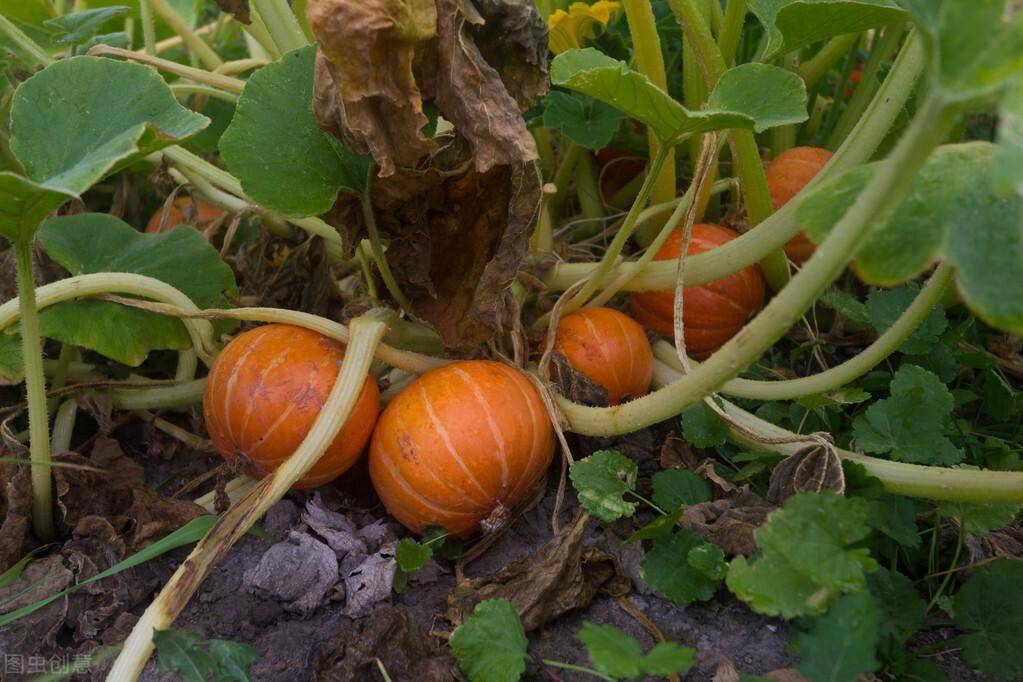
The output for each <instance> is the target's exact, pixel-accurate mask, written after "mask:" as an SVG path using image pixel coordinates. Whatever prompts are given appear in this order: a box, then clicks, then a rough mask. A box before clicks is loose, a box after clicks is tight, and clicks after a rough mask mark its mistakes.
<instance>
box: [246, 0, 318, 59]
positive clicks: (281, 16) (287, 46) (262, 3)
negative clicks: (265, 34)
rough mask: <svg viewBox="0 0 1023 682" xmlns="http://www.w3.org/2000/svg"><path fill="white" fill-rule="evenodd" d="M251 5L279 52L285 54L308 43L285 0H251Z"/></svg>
mask: <svg viewBox="0 0 1023 682" xmlns="http://www.w3.org/2000/svg"><path fill="white" fill-rule="evenodd" d="M252 6H253V7H254V8H255V9H256V11H257V12H259V16H260V17H262V18H263V22H264V23H265V24H266V28H267V30H268V31H269V32H270V37H271V38H273V41H274V44H275V45H276V46H277V49H278V50H280V52H281V54H287V53H289V52H291V51H292V50H297V49H298V48H300V47H305V46H306V45H308V44H309V40H308V39H307V38H306V35H305V33H303V31H302V27H301V26H300V25H299V23H298V19H297V18H296V17H295V13H294V12H292V11H291V7H290V6H289V5H288V3H287V1H286V0H252Z"/></svg>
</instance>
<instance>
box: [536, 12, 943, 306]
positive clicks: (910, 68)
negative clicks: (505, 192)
mask: <svg viewBox="0 0 1023 682" xmlns="http://www.w3.org/2000/svg"><path fill="white" fill-rule="evenodd" d="M926 63H927V59H926V54H925V52H924V47H923V41H922V40H921V39H920V36H919V35H918V34H917V32H916V31H913V32H911V34H910V36H909V38H907V40H906V42H905V43H904V44H903V46H902V50H901V51H900V52H899V56H898V58H897V59H896V60H895V64H894V65H893V66H892V69H891V71H890V72H889V73H888V77H887V78H885V80H884V83H882V84H881V87H880V89H879V90H878V91H877V94H876V95H874V99H873V100H872V101H871V104H870V106H869V107H867V110H866V111H865V112H864V114H863V118H861V119H860V122H859V123H858V124H857V125H856V127H855V128H854V129H853V131H852V132H851V133H850V134H849V136H848V137H847V138H846V139H845V141H844V142H843V143H842V145H841V146H840V147H839V148H838V150H837V151H836V152H835V155H834V156H833V157H832V158H831V160H830V161H829V162H828V163H827V165H826V166H825V167H824V168H823V169H822V170H821V172H820V173H818V174H817V176H816V177H815V178H814V179H813V180H811V181H810V183H809V184H807V188H809V187H813V186H815V185H816V184H818V183H819V182H822V181H823V180H825V179H827V178H829V177H833V176H834V175H837V174H838V173H840V172H842V171H845V170H848V169H849V168H854V167H856V166H859V165H861V164H863V163H866V162H867V161H869V160H870V159H871V157H873V155H874V152H875V151H876V150H877V148H878V146H879V145H880V144H881V142H882V141H883V140H884V138H885V137H886V136H887V134H888V131H889V129H890V128H891V126H892V123H894V122H895V119H896V118H897V117H898V116H899V113H900V112H901V111H902V110H903V108H904V107H905V104H906V101H907V100H908V99H909V97H910V95H911V94H912V92H913V87H914V85H915V84H916V82H917V80H918V79H919V78H920V74H921V73H922V72H923V68H924V66H925V64H926ZM803 191H806V188H804V190H803ZM798 202H799V199H798V195H797V198H796V199H793V200H792V201H790V202H788V203H787V204H785V205H784V206H782V207H781V208H780V209H778V211H777V212H775V213H774V214H773V215H772V216H771V217H770V218H768V219H767V220H765V221H764V222H763V223H762V224H761V225H760V226H758V227H757V229H755V230H750V231H749V232H746V233H745V234H743V235H741V236H740V237H738V238H737V239H733V240H732V241H730V242H728V243H727V244H724V245H722V246H719V247H718V248H716V249H713V250H712V251H709V252H707V253H701V254H698V255H695V256H693V257H692V258H690V259H688V260H687V261H686V286H696V285H699V284H706V283H707V282H712V281H714V280H716V279H721V278H722V277H727V276H728V275H730V274H732V273H734V272H738V271H739V270H742V269H743V268H745V267H747V266H749V265H752V264H753V263H756V262H757V261H759V260H761V259H762V258H763V257H764V256H765V255H766V254H768V253H770V252H771V251H772V250H775V249H778V248H780V247H781V246H782V245H784V244H785V242H787V241H788V240H790V239H792V238H793V237H794V236H796V234H798V233H799V230H800V225H799V223H798V222H796V217H795V215H796V205H797V204H798ZM595 267H596V266H595V265H594V264H593V263H562V264H559V265H556V266H554V267H553V268H551V270H550V272H549V273H548V274H547V276H546V277H545V278H544V283H545V284H546V285H547V287H548V288H549V289H552V290H554V291H563V290H564V289H566V288H568V287H570V286H572V284H573V283H574V282H576V281H578V280H579V279H582V278H583V277H587V276H589V275H590V273H591V272H592V271H593V269H594V268H595ZM635 268H636V266H635V264H634V263H623V264H620V265H618V266H616V267H614V268H612V269H611V271H610V272H608V273H607V274H606V275H604V277H602V278H601V279H602V280H604V281H603V282H601V283H600V285H601V286H604V285H606V282H607V281H609V280H610V279H612V278H616V277H618V276H619V275H620V274H621V273H622V272H627V271H630V270H633V269H635ZM677 270H678V264H677V263H673V262H671V261H655V262H653V263H650V264H648V265H647V266H645V267H644V268H642V272H641V273H640V274H638V275H636V276H635V277H634V278H633V279H632V280H631V281H630V282H629V284H628V285H627V286H626V287H625V289H626V290H627V291H661V290H664V289H670V288H671V287H672V285H673V283H674V281H675V276H676V272H677Z"/></svg>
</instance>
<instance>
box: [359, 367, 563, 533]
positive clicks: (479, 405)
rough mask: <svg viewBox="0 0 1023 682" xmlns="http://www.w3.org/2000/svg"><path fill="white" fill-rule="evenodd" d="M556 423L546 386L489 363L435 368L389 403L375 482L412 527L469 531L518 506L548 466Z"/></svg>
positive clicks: (377, 447)
mask: <svg viewBox="0 0 1023 682" xmlns="http://www.w3.org/2000/svg"><path fill="white" fill-rule="evenodd" d="M553 454H554V429H553V427H552V426H551V423H550V420H549V419H548V416H547V412H546V410H545V409H544V404H543V401H542V400H541V398H540V394H539V392H538V391H537V390H536V388H535V387H534V386H533V384H532V383H530V381H529V380H528V379H527V378H526V377H525V376H524V375H523V374H522V373H521V372H518V371H517V370H515V369H512V368H511V367H508V366H506V365H503V364H501V363H499V362H493V361H490V360H466V361H461V362H456V363H452V364H450V365H445V366H444V367H440V368H438V369H435V370H432V371H430V372H427V373H426V374H424V375H422V376H421V377H419V378H418V379H416V380H415V381H413V382H412V383H411V384H409V385H408V386H407V387H406V388H405V390H404V391H402V392H401V393H399V394H398V395H397V397H395V398H394V400H392V401H391V403H390V404H389V405H388V406H387V408H386V409H385V410H384V412H383V414H382V415H380V420H379V421H378V422H377V427H376V430H375V431H374V432H373V440H372V443H371V444H370V452H369V473H370V476H371V477H372V480H373V487H374V488H375V489H376V491H377V495H379V497H380V500H381V501H382V502H383V503H384V506H385V507H386V508H387V511H388V512H390V514H391V515H392V516H394V518H396V519H397V520H398V521H400V522H401V524H402V525H404V526H405V527H406V528H408V529H409V530H411V531H413V532H415V533H419V532H421V531H422V529H423V527H424V526H427V525H438V526H442V527H444V529H445V530H447V531H448V532H449V533H453V534H456V535H463V536H464V535H468V534H471V533H472V532H473V531H474V530H476V528H477V527H478V526H479V523H480V521H482V520H483V519H485V518H486V517H487V516H488V515H490V513H491V512H492V511H494V510H495V509H497V508H498V507H499V506H504V507H506V508H512V507H514V506H515V505H516V504H518V503H519V502H521V501H522V500H523V498H524V497H525V496H526V495H527V494H528V493H529V491H530V490H531V489H532V487H533V486H534V485H535V484H536V483H537V481H539V480H540V478H541V477H542V476H543V473H544V471H546V470H547V467H548V466H550V463H551V457H552V456H553Z"/></svg>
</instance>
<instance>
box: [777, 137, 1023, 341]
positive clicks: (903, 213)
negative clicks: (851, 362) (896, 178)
mask: <svg viewBox="0 0 1023 682" xmlns="http://www.w3.org/2000/svg"><path fill="white" fill-rule="evenodd" d="M879 163H885V162H883V161H882V162H878V163H874V164H868V165H866V166H861V167H859V168H855V169H853V170H850V171H847V172H845V173H840V174H839V175H838V176H836V177H834V178H830V179H828V180H826V181H824V182H822V183H820V184H819V185H817V186H815V187H814V188H813V189H812V190H810V191H809V192H808V193H807V196H806V197H805V198H804V199H801V200H800V202H799V204H798V205H797V207H796V216H797V218H798V220H799V221H800V223H801V224H802V225H803V227H804V231H805V232H806V233H807V235H808V236H809V237H810V238H811V239H812V240H813V241H815V242H817V243H820V242H821V241H822V240H823V239H824V237H825V236H826V235H827V233H828V232H829V231H830V230H831V228H832V226H833V225H834V224H835V223H836V222H837V221H838V219H839V218H841V216H842V215H843V214H844V213H845V211H846V209H847V208H848V207H849V206H851V205H852V202H853V201H854V200H855V198H856V197H857V196H858V195H859V193H860V192H861V191H862V189H863V187H864V186H865V185H866V183H867V182H868V181H869V180H870V178H871V177H873V175H874V173H876V172H877V168H878V164H879ZM998 165H999V160H998V148H997V147H996V146H995V145H993V144H990V143H987V142H969V143H965V144H955V145H945V146H943V147H939V148H938V149H937V150H935V152H934V153H933V154H932V155H931V156H930V157H929V158H928V160H927V162H926V163H925V164H924V166H923V168H921V170H920V172H919V173H918V175H917V177H916V178H914V180H913V182H912V183H911V184H910V186H909V189H908V190H907V191H906V194H905V196H903V198H902V201H901V202H900V203H899V205H898V206H897V207H896V208H895V210H894V211H893V212H892V213H891V214H890V215H889V217H888V218H887V219H882V220H881V221H880V222H879V223H878V224H877V226H876V228H875V229H874V230H873V231H872V232H871V234H870V235H869V236H868V237H867V239H866V241H865V243H864V244H863V246H862V247H861V248H860V249H859V250H858V251H857V252H856V262H855V267H856V270H857V272H858V273H859V274H860V276H861V277H862V278H863V279H864V280H865V281H867V282H868V283H871V284H880V285H884V286H891V285H894V284H899V283H901V282H904V281H906V280H908V279H911V278H913V277H915V276H917V275H918V274H920V273H922V272H923V271H924V270H926V269H927V268H929V267H930V266H931V265H932V264H933V262H934V261H935V259H936V258H939V257H940V258H941V259H942V260H945V261H947V262H948V263H950V264H951V265H954V266H955V268H956V282H957V284H958V288H959V292H960V294H961V296H962V298H963V300H964V302H965V303H966V304H967V305H968V306H969V307H970V308H971V309H972V310H973V311H974V312H975V313H977V315H978V316H979V317H981V318H982V319H983V320H984V321H985V322H987V323H988V324H991V325H992V326H995V327H999V328H1001V329H1006V330H1008V331H1011V332H1014V333H1023V230H1021V229H1020V224H1021V216H1023V196H1020V195H1019V194H1004V193H1002V192H1000V191H999V188H998V183H997V182H996V177H995V176H996V172H997V170H998ZM964 226H968V229H964Z"/></svg>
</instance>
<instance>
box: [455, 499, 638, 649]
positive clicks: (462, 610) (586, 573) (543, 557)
mask: <svg viewBox="0 0 1023 682" xmlns="http://www.w3.org/2000/svg"><path fill="white" fill-rule="evenodd" d="M588 519H589V516H588V515H587V514H586V513H582V514H580V515H579V516H577V517H576V519H575V521H573V522H572V524H571V525H570V526H567V527H565V528H563V529H562V531H561V533H559V534H558V535H556V536H554V537H553V538H551V539H550V540H549V541H548V542H547V543H546V544H545V545H544V546H543V547H541V548H540V550H539V551H538V552H537V553H536V554H533V555H530V556H526V557H523V558H522V559H519V560H518V561H514V562H512V563H510V564H508V565H507V566H506V567H505V568H504V569H502V570H501V571H499V572H498V573H496V574H494V575H492V576H488V577H486V578H474V579H467V580H464V581H463V582H461V583H459V584H458V585H456V586H455V587H453V588H452V589H451V591H450V592H448V596H447V618H448V620H449V621H450V622H451V623H452V624H453V625H459V624H461V623H462V621H463V620H464V619H465V617H466V616H467V615H468V614H470V613H471V612H472V610H473V608H475V606H476V604H478V603H479V602H481V601H484V600H487V599H507V600H509V601H510V602H511V603H512V604H513V605H514V606H515V608H516V610H517V611H518V612H519V616H520V617H521V618H522V625H523V627H524V628H525V629H526V631H527V632H528V631H530V630H535V629H536V628H538V627H541V626H542V625H544V624H545V623H547V622H548V621H550V620H553V619H554V618H557V617H558V616H560V615H561V614H563V613H566V612H567V611H571V610H572V609H577V608H582V607H585V606H587V605H588V604H589V603H590V601H592V600H593V597H594V596H595V595H596V594H597V592H598V591H603V592H606V593H608V594H611V595H613V596H621V595H624V594H627V593H628V591H629V589H630V584H629V579H628V578H627V577H625V574H624V573H623V572H622V569H621V566H620V565H619V564H618V559H617V558H616V557H615V556H614V555H612V554H611V553H609V552H607V551H605V550H603V549H599V548H596V547H593V548H589V549H584V548H583V537H584V535H585V532H586V522H587V520H588Z"/></svg>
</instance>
